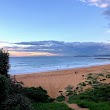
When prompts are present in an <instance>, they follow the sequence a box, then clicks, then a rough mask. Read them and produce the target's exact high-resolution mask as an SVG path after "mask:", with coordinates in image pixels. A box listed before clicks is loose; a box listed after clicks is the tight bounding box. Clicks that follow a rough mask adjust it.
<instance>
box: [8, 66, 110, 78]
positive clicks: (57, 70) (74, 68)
mask: <svg viewBox="0 0 110 110" xmlns="http://www.w3.org/2000/svg"><path fill="white" fill-rule="evenodd" d="M108 65H110V64H98V65H88V66H81V67H73V68H72V67H71V68H67V69H66V68H65V69H55V70H47V71H41V72H37V71H36V72H29V73H18V74H13V75H11V74H10V75H11V76H14V75H15V76H19V75H20V76H21V75H30V74H38V75H40V74H42V73H43V74H44V73H45V74H46V73H53V72H59V71H69V70H70V71H71V70H76V69H86V68H92V67H103V66H108Z"/></svg>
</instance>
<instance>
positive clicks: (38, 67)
mask: <svg viewBox="0 0 110 110" xmlns="http://www.w3.org/2000/svg"><path fill="white" fill-rule="evenodd" d="M9 63H10V69H9V74H11V75H16V74H27V73H35V72H36V73H37V72H46V71H53V70H55V71H56V70H64V69H71V68H81V67H89V66H96V65H104V64H110V58H101V59H100V58H95V57H72V56H57V57H56V56H51V57H50V56H45V57H44V56H42V57H10V60H9Z"/></svg>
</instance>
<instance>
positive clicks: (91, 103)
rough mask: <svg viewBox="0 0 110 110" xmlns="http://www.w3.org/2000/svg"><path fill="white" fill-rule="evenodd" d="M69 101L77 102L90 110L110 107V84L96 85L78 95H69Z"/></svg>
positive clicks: (105, 109)
mask: <svg viewBox="0 0 110 110" xmlns="http://www.w3.org/2000/svg"><path fill="white" fill-rule="evenodd" d="M69 103H77V104H78V105H79V106H80V107H83V108H90V110H109V109H110V86H101V87H95V88H94V89H92V90H89V91H85V92H83V93H80V94H78V95H74V96H71V97H69Z"/></svg>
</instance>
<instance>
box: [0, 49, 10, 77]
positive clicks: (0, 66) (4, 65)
mask: <svg viewBox="0 0 110 110" xmlns="http://www.w3.org/2000/svg"><path fill="white" fill-rule="evenodd" d="M8 69H9V53H8V52H6V51H4V50H3V49H1V50H0V74H2V75H5V76H6V77H8Z"/></svg>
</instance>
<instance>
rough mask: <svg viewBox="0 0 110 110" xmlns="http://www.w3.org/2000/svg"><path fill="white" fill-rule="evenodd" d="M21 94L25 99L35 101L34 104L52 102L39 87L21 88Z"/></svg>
mask: <svg viewBox="0 0 110 110" xmlns="http://www.w3.org/2000/svg"><path fill="white" fill-rule="evenodd" d="M22 92H23V93H24V95H25V96H26V97H28V98H29V99H31V100H33V101H35V102H50V101H53V100H52V99H51V98H50V97H49V96H48V95H47V91H46V90H44V89H42V88H41V87H37V88H35V87H30V88H27V87H25V88H23V89H22Z"/></svg>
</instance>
